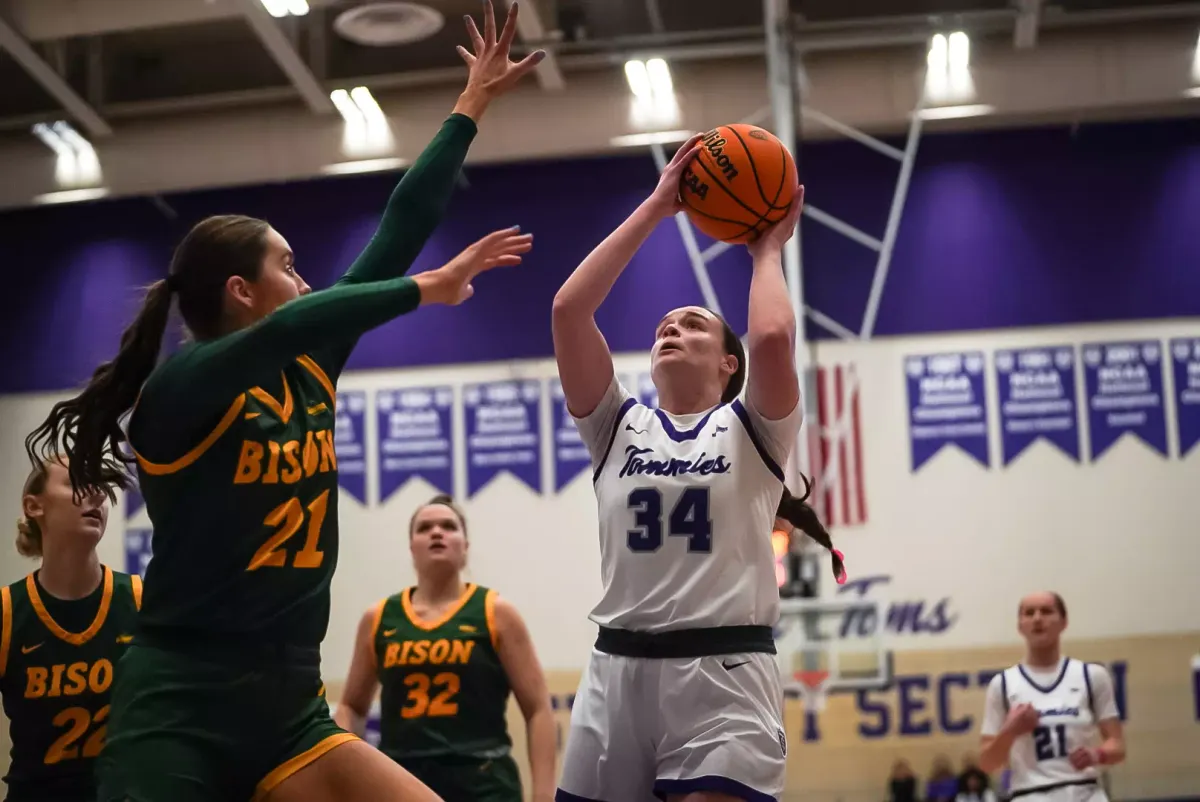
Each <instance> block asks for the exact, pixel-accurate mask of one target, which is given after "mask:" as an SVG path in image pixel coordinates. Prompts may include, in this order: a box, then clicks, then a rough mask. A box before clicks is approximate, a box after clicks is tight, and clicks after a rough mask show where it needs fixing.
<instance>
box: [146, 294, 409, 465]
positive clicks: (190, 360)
mask: <svg viewBox="0 0 1200 802" xmlns="http://www.w3.org/2000/svg"><path fill="white" fill-rule="evenodd" d="M420 303H421V291H420V289H419V288H418V287H417V285H416V282H414V281H413V280H412V279H411V278H404V277H401V278H394V279H390V280H387V281H375V282H371V283H370V284H338V285H336V286H333V287H330V288H329V289H326V290H320V291H318V292H313V293H309V294H308V295H305V296H303V297H301V298H297V299H296V300H294V301H289V302H288V303H286V304H284V305H283V306H281V307H279V308H278V309H276V310H275V311H274V312H272V313H271V314H270V315H268V316H267V317H265V318H263V319H262V320H260V321H258V322H257V323H255V324H254V325H253V326H248V327H247V328H244V329H241V330H239V331H235V332H233V333H231V334H226V335H225V336H223V337H218V338H217V339H215V340H207V341H204V342H198V343H191V344H189V345H186V346H184V347H183V348H182V349H180V351H179V352H178V353H176V354H174V355H173V356H171V357H170V358H169V359H167V360H166V361H165V362H164V363H163V364H162V365H161V366H159V368H158V369H157V370H155V371H154V373H153V374H152V375H151V376H150V379H149V380H148V381H147V382H146V385H145V387H143V388H142V394H141V398H140V400H139V402H138V407H137V413H136V414H135V415H134V417H133V420H132V421H131V422H130V437H131V439H132V440H133V441H134V442H133V446H134V448H135V449H138V451H139V452H141V453H143V454H145V453H146V452H144V451H142V448H143V447H148V448H149V451H150V453H151V454H160V453H163V452H165V453H166V454H168V455H170V454H174V455H175V456H178V454H179V453H182V451H180V449H181V448H182V449H184V450H186V449H188V448H191V447H192V446H194V445H195V443H194V442H193V441H194V438H195V437H196V432H197V431H199V430H202V429H204V427H205V426H206V425H208V424H209V423H211V421H212V419H213V418H214V416H215V417H217V418H219V417H220V416H221V415H222V414H223V413H224V412H225V410H227V409H228V408H229V405H230V404H231V403H232V402H233V399H234V398H236V397H237V396H238V395H239V394H240V393H244V392H246V391H247V390H249V389H250V388H251V387H254V386H256V385H260V384H261V385H266V386H274V385H277V384H278V383H279V374H280V372H281V371H282V370H283V369H284V367H286V366H287V365H288V364H290V363H291V362H292V361H294V360H295V359H296V357H298V356H300V355H302V354H310V353H312V352H313V351H315V350H316V349H319V348H321V347H322V346H324V345H326V344H327V343H329V341H330V340H338V341H346V340H351V339H353V338H356V337H359V336H361V335H362V334H363V333H365V332H367V331H369V330H370V329H373V328H375V327H376V326H380V325H382V324H384V323H386V322H388V321H389V320H392V319H393V318H396V317H399V316H400V315H403V314H406V313H408V312H411V311H413V310H414V309H416V308H417V307H418V306H419V305H420ZM147 456H148V458H151V459H153V457H151V456H150V455H149V454H147ZM174 458H175V457H174V456H172V457H169V458H168V459H167V461H170V459H174Z"/></svg>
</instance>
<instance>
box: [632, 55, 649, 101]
mask: <svg viewBox="0 0 1200 802" xmlns="http://www.w3.org/2000/svg"><path fill="white" fill-rule="evenodd" d="M625 80H626V81H628V82H629V91H630V92H633V96H634V97H636V98H641V99H644V100H648V99H649V98H650V97H651V95H652V94H653V90H652V89H651V85H650V73H649V72H647V70H646V62H644V61H639V60H637V59H630V60H629V61H626V62H625Z"/></svg>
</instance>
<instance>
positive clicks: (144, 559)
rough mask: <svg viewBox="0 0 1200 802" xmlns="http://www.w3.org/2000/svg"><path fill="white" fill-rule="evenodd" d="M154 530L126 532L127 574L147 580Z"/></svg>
mask: <svg viewBox="0 0 1200 802" xmlns="http://www.w3.org/2000/svg"><path fill="white" fill-rule="evenodd" d="M153 534H154V530H153V529H126V530H125V573H127V574H137V575H138V576H140V577H142V578H143V579H145V577H146V566H147V565H149V564H150V555H151V551H150V538H151V536H152V535H153Z"/></svg>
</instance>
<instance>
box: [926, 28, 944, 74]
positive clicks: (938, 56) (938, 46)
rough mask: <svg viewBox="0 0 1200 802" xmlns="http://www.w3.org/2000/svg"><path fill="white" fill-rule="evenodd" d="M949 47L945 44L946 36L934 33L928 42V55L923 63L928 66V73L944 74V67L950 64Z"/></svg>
mask: <svg viewBox="0 0 1200 802" xmlns="http://www.w3.org/2000/svg"><path fill="white" fill-rule="evenodd" d="M948 51H949V45H948V44H947V42H946V35H945V34H943V33H936V34H934V35H933V39H931V40H930V41H929V53H928V55H926V57H925V63H926V64H928V65H929V69H930V71H934V70H936V71H938V72H945V71H946V66H947V65H948V64H949V63H950V59H949V56H948V55H947V54H948Z"/></svg>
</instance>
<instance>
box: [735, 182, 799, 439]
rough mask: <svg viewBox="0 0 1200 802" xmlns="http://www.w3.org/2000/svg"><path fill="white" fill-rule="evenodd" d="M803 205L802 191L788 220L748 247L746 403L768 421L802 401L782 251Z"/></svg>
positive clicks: (793, 325)
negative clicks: (750, 262)
mask: <svg viewBox="0 0 1200 802" xmlns="http://www.w3.org/2000/svg"><path fill="white" fill-rule="evenodd" d="M803 205H804V188H803V187H799V188H797V190H796V199H795V200H794V201H792V208H791V209H790V210H789V211H788V214H787V217H785V218H784V219H783V220H782V221H781V222H779V223H778V224H777V225H775V226H774V227H772V228H771V229H769V230H767V231H766V232H765V233H764V234H763V235H762V237H760V238H759V239H758V241H756V242H754V243H753V244H752V245H750V246H749V251H750V255H751V257H752V258H753V260H754V272H753V273H752V274H751V278H750V311H749V315H748V317H747V331H746V339H747V346H748V347H747V359H748V360H749V362H750V364H749V365H748V366H747V380H748V387H747V400H748V401H749V402H750V406H751V407H752V408H753V409H754V410H755V411H756V412H758V414H759V415H761V416H762V417H763V418H766V419H767V420H780V419H782V418H784V417H786V416H787V415H788V414H789V413H791V412H792V411H793V410H794V409H795V408H796V405H797V404H798V403H799V402H800V379H799V377H798V376H797V374H796V316H795V313H794V312H793V310H792V304H791V301H790V300H789V295H788V287H787V282H785V281H784V279H783V246H784V244H785V243H786V242H787V241H788V240H789V239H791V237H792V235H793V234H794V233H795V231H796V224H797V222H798V221H799V219H800V212H801V209H802V208H803Z"/></svg>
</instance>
